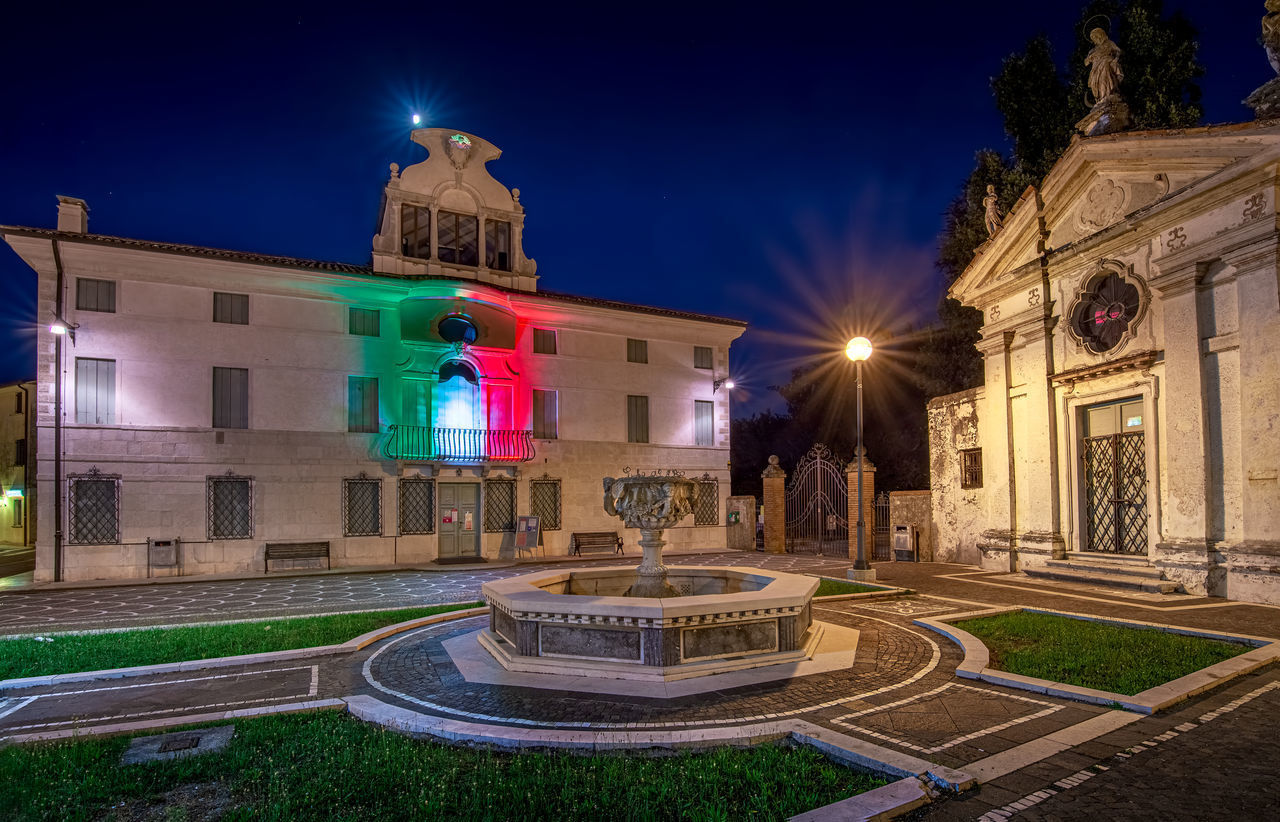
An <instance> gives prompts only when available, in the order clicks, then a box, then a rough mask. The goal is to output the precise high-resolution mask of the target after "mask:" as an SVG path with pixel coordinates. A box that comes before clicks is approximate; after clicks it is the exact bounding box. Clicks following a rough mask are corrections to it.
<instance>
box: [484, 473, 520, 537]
mask: <svg viewBox="0 0 1280 822" xmlns="http://www.w3.org/2000/svg"><path fill="white" fill-rule="evenodd" d="M484 530H485V532H486V533H492V532H495V531H514V530H516V484H515V481H514V480H509V479H487V480H485V481H484Z"/></svg>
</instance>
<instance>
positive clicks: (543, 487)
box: [529, 475, 560, 531]
mask: <svg viewBox="0 0 1280 822" xmlns="http://www.w3.org/2000/svg"><path fill="white" fill-rule="evenodd" d="M529 513H531V514H533V515H534V516H535V517H537V518H538V525H539V526H540V527H541V528H542V530H544V531H559V530H560V480H558V479H552V478H550V477H548V476H545V475H544V476H543V477H542V479H536V480H530V481H529Z"/></svg>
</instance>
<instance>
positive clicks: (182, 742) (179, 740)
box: [157, 734, 200, 753]
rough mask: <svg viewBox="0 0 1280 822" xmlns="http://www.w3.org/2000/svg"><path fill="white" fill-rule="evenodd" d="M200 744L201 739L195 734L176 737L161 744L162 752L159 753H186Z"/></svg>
mask: <svg viewBox="0 0 1280 822" xmlns="http://www.w3.org/2000/svg"><path fill="white" fill-rule="evenodd" d="M199 744H200V737H198V736H196V735H195V734H188V735H185V736H175V737H173V738H172V739H166V740H165V741H164V742H162V743H161V744H160V750H159V751H157V753H172V752H174V751H186V750H190V749H191V748H194V747H196V746H198V745H199Z"/></svg>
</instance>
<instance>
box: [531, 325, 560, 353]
mask: <svg viewBox="0 0 1280 822" xmlns="http://www.w3.org/2000/svg"><path fill="white" fill-rule="evenodd" d="M533 353H535V354H554V353H556V332H555V330H554V329H551V328H535V329H533Z"/></svg>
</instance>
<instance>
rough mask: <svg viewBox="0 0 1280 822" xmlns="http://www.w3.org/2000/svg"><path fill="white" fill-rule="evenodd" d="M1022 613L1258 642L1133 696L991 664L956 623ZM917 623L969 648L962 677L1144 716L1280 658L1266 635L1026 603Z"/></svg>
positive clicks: (988, 655) (984, 651) (980, 645)
mask: <svg viewBox="0 0 1280 822" xmlns="http://www.w3.org/2000/svg"><path fill="white" fill-rule="evenodd" d="M1017 611H1026V612H1028V613H1035V614H1049V615H1052V616H1062V617H1067V618H1069V619H1079V620H1083V621H1086V622H1098V623H1102V624H1107V625H1118V626H1122V627H1131V628H1132V627H1137V628H1140V629H1148V630H1160V631H1163V632H1165V633H1171V634H1181V635H1184V636H1198V637H1204V638H1206V639H1218V640H1224V641H1229V642H1237V643H1241V644H1245V645H1254V646H1257V647H1255V648H1254V649H1253V650H1252V651H1246V652H1244V653H1243V654H1239V655H1237V656H1234V657H1232V658H1231V659H1226V660H1223V661H1222V662H1219V663H1216V664H1214V665H1210V666H1209V667H1207V668H1202V669H1200V670H1199V671H1193V672H1191V673H1189V674H1187V675H1185V676H1181V677H1178V678H1177V679H1174V680H1171V681H1169V682H1166V683H1164V684H1163V685H1157V686H1155V687H1154V688H1148V689H1147V690H1145V691H1141V692H1139V693H1136V694H1133V695H1128V694H1117V693H1112V692H1110V691H1101V690H1097V689H1095V688H1085V687H1082V686H1079V685H1068V684H1066V683H1063V682H1052V681H1050V680H1047V679H1039V678H1037V677H1032V676H1022V675H1021V674H1012V673H1009V672H1008V671H1000V670H997V669H995V668H992V667H990V664H991V652H990V651H989V650H988V649H987V646H986V645H984V644H983V643H982V641H981V640H979V639H978V638H977V637H975V636H974V635H973V634H970V633H969V632H967V631H964V630H962V629H960V628H958V627H956V626H955V625H952V624H950V623H952V622H956V621H960V620H966V619H976V618H978V617H984V616H994V615H997V614H1008V613H1014V612H1017ZM912 622H913V623H914V624H916V625H919V626H921V627H924V628H928V629H930V630H932V631H936V632H937V633H940V634H942V635H943V636H945V637H947V638H948V639H950V640H951V641H952V642H955V643H956V644H957V645H959V646H960V647H961V648H962V649H963V650H964V661H963V662H961V663H960V665H958V666H957V667H956V676H958V677H961V678H963V679H976V680H981V681H983V682H989V683H991V684H992V685H1003V686H1005V687H1008V688H1017V689H1019V690H1023V691H1032V692H1034V693H1040V694H1046V695H1048V696H1056V697H1061V698H1063V699H1071V700H1075V701H1076V702H1087V703H1091V704H1094V705H1107V706H1118V707H1121V708H1123V709H1125V710H1127V711H1135V712H1137V713H1141V714H1154V713H1158V712H1159V711H1163V710H1165V709H1166V708H1168V707H1170V706H1172V705H1176V704H1177V703H1179V702H1183V701H1185V700H1187V699H1190V698H1191V697H1193V696H1196V695H1198V694H1202V693H1204V692H1205V691H1208V690H1211V689H1213V688H1216V687H1218V686H1219V685H1222V684H1224V683H1226V682H1229V681H1230V680H1232V679H1235V678H1236V677H1240V676H1244V675H1245V674H1248V673H1252V672H1253V671H1256V670H1258V669H1259V668H1262V667H1264V666H1266V665H1270V664H1272V663H1273V662H1275V661H1277V660H1278V659H1280V642H1277V641H1276V640H1273V639H1268V638H1266V637H1258V636H1251V635H1248V634H1230V633H1226V632H1223V631H1208V630H1198V629H1192V628H1177V627H1174V626H1171V625H1161V624H1160V623H1154V622H1141V621H1139V620H1132V619H1117V618H1114V617H1098V616H1091V615H1089V614H1075V613H1071V612H1068V611H1051V610H1048V609H1045V608H1024V607H1020V606H1013V607H1007V608H986V609H983V610H980V611H969V612H966V613H961V614H949V615H947V616H944V617H934V618H921V619H915V620H912Z"/></svg>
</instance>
